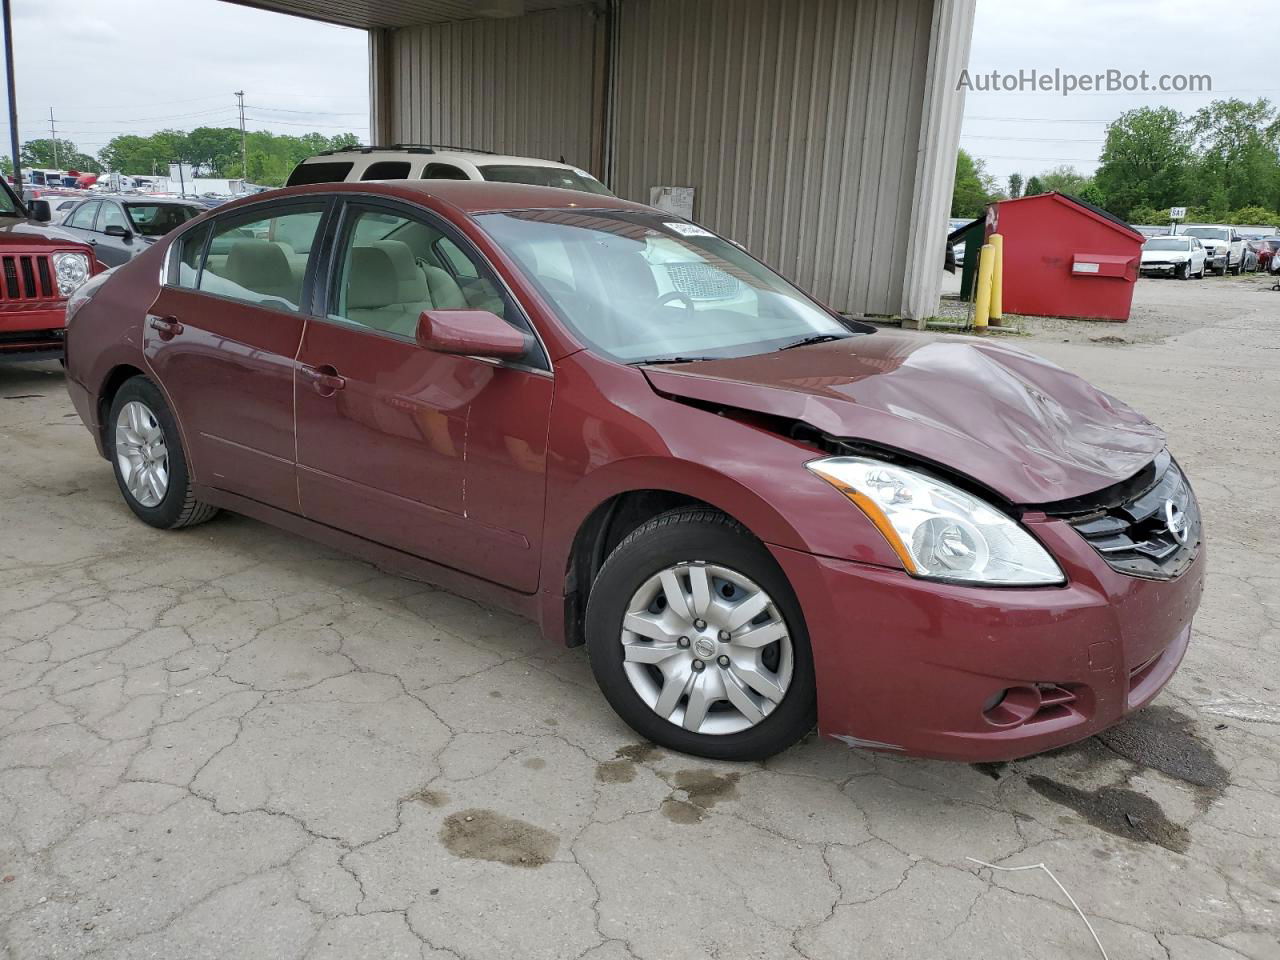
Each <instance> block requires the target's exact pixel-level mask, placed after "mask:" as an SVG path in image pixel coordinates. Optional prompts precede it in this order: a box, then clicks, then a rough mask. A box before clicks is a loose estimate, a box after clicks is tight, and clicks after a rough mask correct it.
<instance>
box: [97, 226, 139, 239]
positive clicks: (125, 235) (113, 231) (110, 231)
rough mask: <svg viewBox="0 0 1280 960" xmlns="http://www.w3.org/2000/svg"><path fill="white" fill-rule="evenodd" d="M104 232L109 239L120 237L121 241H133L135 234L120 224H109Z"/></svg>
mask: <svg viewBox="0 0 1280 960" xmlns="http://www.w3.org/2000/svg"><path fill="white" fill-rule="evenodd" d="M102 232H103V233H105V234H106V235H107V236H108V237H119V238H120V239H121V240H131V239H133V234H132V233H130V232H129V228H128V227H122V226H120V224H118V223H112V224H109V225H108V226H107V227H106V229H104V230H103V231H102Z"/></svg>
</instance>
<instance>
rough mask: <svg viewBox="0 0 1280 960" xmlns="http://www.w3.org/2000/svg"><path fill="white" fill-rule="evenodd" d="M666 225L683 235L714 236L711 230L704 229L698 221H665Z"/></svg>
mask: <svg viewBox="0 0 1280 960" xmlns="http://www.w3.org/2000/svg"><path fill="white" fill-rule="evenodd" d="M663 226H664V227H666V228H667V229H668V230H671V231H672V232H674V233H678V234H680V236H682V237H714V236H715V234H714V233H712V232H711V231H710V230H703V229H702V228H701V227H700V226H698V225H697V224H696V223H664V224H663Z"/></svg>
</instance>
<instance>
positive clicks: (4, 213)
mask: <svg viewBox="0 0 1280 960" xmlns="http://www.w3.org/2000/svg"><path fill="white" fill-rule="evenodd" d="M0 188H2V189H0V360H12V359H21V360H35V359H40V360H43V359H52V358H54V357H60V356H62V337H63V329H64V327H65V326H66V312H67V298H68V297H70V296H71V294H73V293H75V291H76V290H78V289H79V288H80V287H81V286H83V285H84V283H85V282H86V281H87V280H88V279H89V278H90V277H92V276H93V275H94V274H96V273H101V272H102V271H103V270H104V269H105V268H104V267H103V266H102V264H100V263H98V262H97V261H96V260H95V259H94V257H93V252H92V251H91V250H90V248H89V247H88V246H86V245H85V244H84V243H81V242H80V241H79V240H77V239H76V238H75V237H73V236H71V235H70V234H66V233H62V232H61V231H60V230H58V228H57V227H52V226H49V225H48V220H49V204H48V201H39V200H37V201H34V202H33V203H32V207H33V210H32V211H31V213H28V211H27V208H26V207H25V206H24V205H23V203H22V201H21V200H19V199H18V197H17V195H16V194H14V192H13V190H12V189H11V188H10V186H9V184H8V183H6V182H4V178H3V177H0Z"/></svg>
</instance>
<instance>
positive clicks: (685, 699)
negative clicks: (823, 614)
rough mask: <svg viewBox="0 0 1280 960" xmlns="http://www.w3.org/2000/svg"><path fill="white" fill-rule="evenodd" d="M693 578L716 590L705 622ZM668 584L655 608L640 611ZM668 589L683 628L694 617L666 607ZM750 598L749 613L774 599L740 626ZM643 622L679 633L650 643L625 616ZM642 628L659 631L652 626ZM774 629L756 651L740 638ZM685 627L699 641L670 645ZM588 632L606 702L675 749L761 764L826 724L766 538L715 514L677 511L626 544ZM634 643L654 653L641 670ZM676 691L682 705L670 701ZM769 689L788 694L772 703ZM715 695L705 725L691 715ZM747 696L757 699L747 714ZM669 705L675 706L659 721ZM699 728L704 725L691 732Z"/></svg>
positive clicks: (802, 637)
mask: <svg viewBox="0 0 1280 960" xmlns="http://www.w3.org/2000/svg"><path fill="white" fill-rule="evenodd" d="M695 574H697V575H699V576H705V578H706V579H705V580H702V581H701V582H703V583H706V584H708V585H709V586H710V591H711V592H710V593H709V594H704V595H703V601H702V602H703V603H704V604H705V606H704V608H703V610H702V611H701V616H699V614H697V613H695V612H694V611H696V610H698V607H697V604H698V603H699V601H698V599H697V596H698V594H697V593H696V591H695V590H694V587H693V580H692V577H693V576H694V575H695ZM686 575H687V576H686ZM721 576H723V577H724V578H725V579H721ZM663 577H666V578H667V579H666V581H665V583H662V584H660V585H659V586H658V587H657V588H656V589H657V594H656V595H655V596H654V597H653V600H652V603H651V605H650V606H648V607H638V606H637V605H638V604H643V603H644V602H645V600H644V598H645V597H646V596H648V594H647V593H646V591H649V590H651V589H653V586H652V585H654V584H656V583H659V580H660V579H661V578H663ZM666 583H674V584H676V585H677V587H678V591H679V596H680V597H681V598H683V599H681V600H680V601H679V603H680V604H684V605H685V606H686V607H688V608H689V609H686V610H685V611H683V612H684V613H686V614H687V615H688V616H687V621H688V624H689V625H688V626H682V625H681V624H683V623H684V622H686V621H685V620H682V619H681V616H680V614H681V611H680V610H679V608H678V607H677V606H676V605H672V604H670V603H669V602H668V601H667V600H666V598H667V596H668V595H669V594H668V592H667V589H666ZM686 585H687V586H686ZM752 588H754V589H755V591H756V592H755V593H753V592H751V591H752ZM686 590H687V591H688V592H686ZM759 593H763V594H764V595H765V596H764V598H763V600H760V599H759V598H758V594H759ZM735 596H740V597H741V598H742V599H738V600H735V599H734V597H735ZM748 601H750V605H749V606H754V605H756V604H758V603H764V602H766V601H768V604H767V606H765V607H764V608H763V609H762V612H760V613H758V614H757V615H756V616H754V617H749V619H747V620H746V621H745V623H742V624H737V625H735V623H734V621H733V619H732V616H733V611H734V610H735V609H738V608H739V604H746V603H748ZM749 606H742V607H741V608H740V612H739V616H740V617H741V616H747V615H748V614H747V613H745V612H744V611H748V609H749ZM654 611H656V612H654ZM637 615H639V616H643V617H645V618H648V617H654V618H659V619H664V622H665V623H667V624H674V626H672V627H671V628H670V629H665V630H662V631H659V633H658V637H659V639H655V640H653V641H652V642H650V640H649V639H647V635H646V634H641V633H638V632H633V631H631V630H627V629H624V620H625V621H626V622H627V623H631V624H635V623H636V622H637V621H636V619H635V616H637ZM702 617H705V620H704V619H702ZM641 622H642V623H645V624H647V626H645V627H644V628H643V629H651V627H652V624H651V622H650V621H648V620H647V619H646V620H644V621H641ZM699 623H701V624H703V627H702V629H701V632H699V628H698V627H697V624H699ZM766 628H767V630H768V635H769V636H775V637H777V639H775V640H774V641H773V642H771V643H767V644H765V643H762V644H761V645H760V646H759V647H754V646H753V645H752V646H748V645H747V644H743V643H741V642H740V641H742V640H744V639H749V636H746V635H749V634H750V633H751V632H752V631H759V632H760V634H763V633H765V629H766ZM686 630H688V631H690V632H691V633H692V642H691V641H690V638H689V637H688V636H681V637H679V639H678V640H674V639H673V638H674V637H675V634H676V633H683V632H685V631H686ZM586 635H587V653H588V655H589V657H590V660H591V669H592V672H593V673H594V674H595V678H596V682H597V683H598V684H599V686H600V690H601V692H602V693H603V694H604V696H605V699H606V700H608V701H609V704H610V705H611V706H612V707H613V709H614V710H615V711H616V712H617V714H618V716H620V717H621V718H622V719H623V720H624V721H625V722H626V723H627V724H628V725H629V726H630V727H631V728H632V729H633V730H635V731H636V732H637V733H639V734H640V735H641V736H643V737H646V738H648V739H649V740H652V741H653V742H655V743H658V744H661V745H662V746H664V747H668V748H670V749H672V750H677V751H679V752H681V753H688V754H694V755H696V756H700V757H708V758H711V759H715V760H761V759H764V758H765V757H769V756H772V755H773V754H775V753H778V752H780V751H782V750H785V749H786V748H787V747H789V746H791V745H792V744H794V743H795V742H796V741H797V740H799V739H800V738H801V737H803V736H804V735H805V734H806V733H808V732H809V731H810V730H812V729H813V726H814V723H815V722H816V720H817V694H816V687H815V683H814V670H813V654H812V651H811V649H810V646H809V636H808V632H807V630H806V628H805V625H804V616H803V614H802V612H801V610H800V604H799V601H798V600H797V599H796V596H795V592H794V591H793V590H792V589H791V585H790V583H788V582H787V578H786V576H785V575H784V574H783V572H782V570H781V568H780V567H779V566H778V564H777V562H776V561H775V560H774V559H773V557H772V556H771V555H770V554H769V552H768V550H766V549H765V547H764V546H763V545H762V544H761V543H760V541H758V540H756V539H755V538H754V537H753V536H751V534H750V533H748V532H747V531H746V530H745V529H744V528H743V527H742V526H740V525H739V524H738V523H736V522H735V521H734V520H732V519H730V518H729V517H727V516H725V515H724V514H723V513H720V512H718V511H716V510H711V509H707V508H681V509H678V510H672V511H669V512H667V513H664V514H662V515H660V516H657V517H655V518H653V519H652V520H650V521H648V522H647V523H645V524H644V525H642V526H641V527H639V528H638V529H636V530H634V531H633V532H632V533H631V534H629V535H628V536H627V537H626V538H625V539H624V540H623V541H622V542H621V543H620V544H618V546H617V547H616V548H615V549H614V551H613V552H612V553H611V554H610V555H609V558H608V559H607V560H606V561H605V563H604V566H603V567H602V568H601V570H600V573H599V575H598V576H597V577H596V579H595V582H594V584H593V585H592V588H591V595H590V597H589V599H588V601H587V615H586ZM758 636H759V634H757V637H758ZM727 637H733V638H734V639H733V640H726V638H727ZM635 647H641V648H647V650H649V651H652V653H645V652H644V651H641V659H643V660H644V661H645V662H639V663H638V662H636V657H635V655H633V654H631V653H630V651H631V650H632V649H633V648H635ZM651 657H656V658H658V659H649V658H651ZM700 658H702V659H700ZM659 660H660V662H661V663H662V665H663V666H662V667H659V666H658V665H657V663H658V662H659ZM699 664H702V665H703V666H702V667H701V668H700V669H699V667H698V665H699ZM664 671H670V674H669V675H668V674H667V673H666V672H664ZM668 676H670V677H671V678H674V679H668ZM744 676H745V677H747V678H748V679H747V680H746V681H744V680H743V679H742V678H743V677H744ZM760 677H766V678H770V679H768V680H767V683H766V685H765V686H764V687H760V686H757V684H759V683H760V682H761V681H760V679H759V678H760ZM775 681H776V682H775ZM690 684H692V686H690ZM770 684H771V685H772V686H769V685H770ZM699 685H701V686H699ZM668 686H670V688H671V690H673V691H675V693H674V698H673V697H672V696H667V698H666V700H665V701H664V696H665V695H667V694H668V693H669V692H670V691H668ZM731 686H733V687H734V688H736V689H734V690H733V691H732V693H730V688H731ZM760 689H772V690H773V691H774V693H775V694H776V693H777V692H778V691H782V692H781V694H780V696H778V698H777V699H776V700H773V699H770V698H766V697H765V696H764V695H763V694H762V693H759V692H758V690H760ZM716 690H719V691H721V692H722V694H723V695H722V696H720V697H719V698H718V699H715V700H714V702H711V705H710V707H706V706H703V707H702V716H701V718H698V717H697V715H696V714H695V715H690V713H689V711H690V710H691V709H693V706H692V701H693V696H694V694H695V693H698V692H700V691H705V692H704V693H703V696H701V697H699V703H700V704H703V703H706V702H708V701H709V700H710V699H711V698H712V697H713V696H714V693H715V691H716ZM642 691H643V692H642ZM744 692H746V693H747V694H748V695H749V696H748V700H747V704H746V706H745V707H744V706H743V693H744ZM646 694H647V695H648V696H647V698H646ZM650 700H653V701H655V702H654V704H653V705H652V706H651V705H650ZM664 703H670V704H671V707H670V709H669V710H667V712H666V714H665V715H660V714H659V712H658V711H659V710H662V709H665V708H664ZM669 718H670V719H669ZM690 724H693V725H694V726H695V729H693V730H690V729H686V728H685V727H686V726H688V725H690ZM744 724H745V726H744Z"/></svg>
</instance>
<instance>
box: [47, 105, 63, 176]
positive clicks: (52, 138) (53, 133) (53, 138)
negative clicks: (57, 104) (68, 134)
mask: <svg viewBox="0 0 1280 960" xmlns="http://www.w3.org/2000/svg"><path fill="white" fill-rule="evenodd" d="M49 142H50V143H52V144H53V169H55V170H61V169H62V167H61V166H60V165H59V164H58V128H57V127H55V126H54V124H53V107H50V108H49Z"/></svg>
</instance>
